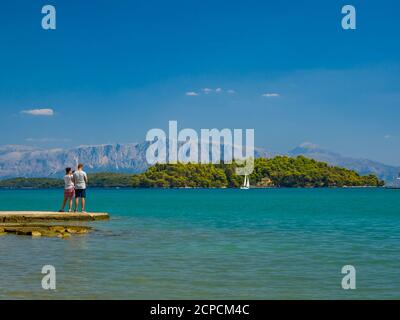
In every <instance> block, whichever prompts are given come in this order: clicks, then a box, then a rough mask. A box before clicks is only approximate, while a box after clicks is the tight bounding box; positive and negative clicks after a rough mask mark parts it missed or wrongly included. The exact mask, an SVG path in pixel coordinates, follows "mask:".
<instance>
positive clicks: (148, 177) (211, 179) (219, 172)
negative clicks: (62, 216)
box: [0, 156, 384, 188]
mask: <svg viewBox="0 0 400 320" xmlns="http://www.w3.org/2000/svg"><path fill="white" fill-rule="evenodd" d="M235 168H236V164H234V163H233V164H218V165H213V164H191V163H189V164H182V163H178V164H156V165H154V166H152V167H150V168H149V169H148V170H147V171H146V172H144V173H141V174H134V175H132V174H123V173H92V174H89V185H90V186H91V187H136V188H138V187H140V188H238V187H240V186H241V184H242V183H243V177H242V176H238V175H236V172H235ZM250 183H251V185H252V186H257V187H344V186H349V187H350V186H373V187H378V186H383V185H384V182H383V181H381V180H379V179H378V178H377V177H376V176H374V175H367V176H360V175H359V174H358V173H356V172H355V171H353V170H348V169H344V168H340V167H332V166H329V165H327V164H326V163H324V162H319V161H316V160H313V159H308V158H306V157H303V156H299V157H297V158H290V157H286V156H278V157H275V158H272V159H264V158H258V159H255V160H254V171H253V173H252V174H251V175H250ZM62 187H63V180H62V179H54V178H28V179H27V178H15V179H7V180H3V181H0V188H62Z"/></svg>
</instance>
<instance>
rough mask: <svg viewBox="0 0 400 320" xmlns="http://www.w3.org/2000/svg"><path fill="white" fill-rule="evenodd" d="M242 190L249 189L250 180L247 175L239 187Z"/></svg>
mask: <svg viewBox="0 0 400 320" xmlns="http://www.w3.org/2000/svg"><path fill="white" fill-rule="evenodd" d="M240 189H242V190H247V189H250V179H249V176H248V175H245V176H244V182H243V186H241V187H240Z"/></svg>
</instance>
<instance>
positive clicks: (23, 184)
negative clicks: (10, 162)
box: [0, 178, 64, 189]
mask: <svg viewBox="0 0 400 320" xmlns="http://www.w3.org/2000/svg"><path fill="white" fill-rule="evenodd" d="M63 186H64V181H63V180H62V179H52V178H13V179H5V180H1V181H0V188H37V189H46V188H62V187H63Z"/></svg>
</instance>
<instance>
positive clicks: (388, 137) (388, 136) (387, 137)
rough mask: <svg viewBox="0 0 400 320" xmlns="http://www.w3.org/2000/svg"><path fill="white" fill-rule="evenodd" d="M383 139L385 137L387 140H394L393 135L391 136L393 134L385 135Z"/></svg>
mask: <svg viewBox="0 0 400 320" xmlns="http://www.w3.org/2000/svg"><path fill="white" fill-rule="evenodd" d="M383 137H384V138H385V139H390V138H392V135H391V134H385V135H384V136H383Z"/></svg>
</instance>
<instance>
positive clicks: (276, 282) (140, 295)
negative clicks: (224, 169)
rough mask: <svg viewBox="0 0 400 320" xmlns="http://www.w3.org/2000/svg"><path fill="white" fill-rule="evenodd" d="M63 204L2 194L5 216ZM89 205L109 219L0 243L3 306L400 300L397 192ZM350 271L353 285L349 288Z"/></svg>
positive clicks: (179, 195) (46, 195)
mask: <svg viewBox="0 0 400 320" xmlns="http://www.w3.org/2000/svg"><path fill="white" fill-rule="evenodd" d="M61 198H62V190H61V191H60V190H2V191H0V210H11V209H12V210H56V209H58V207H59V203H60V201H61ZM88 209H89V210H90V211H106V212H109V213H110V214H111V220H110V221H104V222H95V223H92V224H91V225H92V226H94V227H95V229H96V231H95V232H94V233H91V234H89V235H83V236H75V237H72V238H70V239H68V240H61V239H58V238H55V239H54V238H37V239H32V238H31V237H24V236H13V235H7V236H2V237H0V272H1V277H0V299H26V298H39V299H95V298H103V299H108V298H110V299H191V298H193V299H207V298H210V299H211V298H212V299H222V298H224V299H336V298H338V299H364V298H367V299H369V298H377V299H399V298H400V252H399V248H400V190H384V189H269V190H268V189H264V190H229V189H226V190H191V189H184V190H154V189H153V190H139V189H138V190H123V189H119V190H115V189H96V190H94V189H91V190H88ZM44 265H53V266H54V267H55V268H56V272H57V273H56V275H57V290H56V291H52V292H49V291H45V290H43V289H42V288H41V279H42V276H43V275H42V274H41V268H42V266H44ZM344 265H353V266H354V267H355V268H356V286H357V289H356V290H343V289H342V288H341V281H342V277H343V276H344V275H342V274H341V268H342V267H343V266H344Z"/></svg>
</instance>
